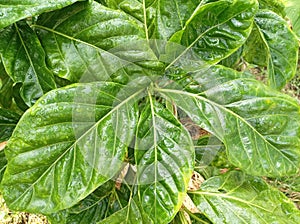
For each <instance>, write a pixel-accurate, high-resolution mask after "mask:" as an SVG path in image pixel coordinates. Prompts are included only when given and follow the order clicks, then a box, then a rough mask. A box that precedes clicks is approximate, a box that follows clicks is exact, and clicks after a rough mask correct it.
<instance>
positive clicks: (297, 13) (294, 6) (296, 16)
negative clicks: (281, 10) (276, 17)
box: [283, 0, 300, 39]
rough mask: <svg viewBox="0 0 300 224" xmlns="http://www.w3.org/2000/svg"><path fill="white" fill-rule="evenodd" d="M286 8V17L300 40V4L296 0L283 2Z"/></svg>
mask: <svg viewBox="0 0 300 224" xmlns="http://www.w3.org/2000/svg"><path fill="white" fill-rule="evenodd" d="M283 1H284V3H285V5H286V8H285V11H286V15H287V17H288V18H289V19H290V20H291V23H292V26H293V31H294V32H295V33H296V34H297V36H298V39H299V38H300V4H299V1H298V0H283Z"/></svg>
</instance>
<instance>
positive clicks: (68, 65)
mask: <svg viewBox="0 0 300 224" xmlns="http://www.w3.org/2000/svg"><path fill="white" fill-rule="evenodd" d="M82 18H85V19H84V20H83V19H82ZM35 29H36V30H37V32H38V33H39V37H40V38H41V41H42V44H43V46H44V49H45V51H46V53H47V59H48V63H49V66H50V68H51V70H52V71H53V72H54V74H56V75H57V76H60V77H62V78H65V79H68V80H70V81H72V82H77V81H78V80H80V79H81V80H82V81H85V82H87V81H95V80H96V81H103V80H105V81H106V80H110V79H114V78H113V77H112V75H113V74H115V73H117V74H115V76H118V77H119V76H120V77H121V78H118V81H119V82H123V83H124V80H126V78H128V76H132V75H133V74H134V72H140V71H138V69H140V70H141V68H140V67H139V66H134V67H133V68H131V69H128V70H130V71H128V70H126V69H124V68H125V67H128V66H130V65H132V64H134V63H135V62H136V63H138V62H141V61H157V58H156V56H155V55H154V53H153V52H152V51H151V49H150V48H149V46H147V42H146V41H143V40H144V38H145V33H144V30H143V29H142V28H141V27H140V26H139V25H138V24H137V23H136V22H135V21H134V19H132V18H131V17H130V16H129V15H126V14H125V13H123V12H121V11H119V10H113V9H109V8H106V7H104V6H102V5H100V4H99V3H97V2H93V3H92V4H87V3H77V4H74V5H72V6H70V7H68V8H65V9H63V10H59V11H55V12H52V13H46V14H44V15H42V16H41V17H40V18H39V21H38V25H35ZM109 50H110V51H109ZM156 65H157V62H155V63H154V65H152V66H154V67H155V66H156ZM145 67H147V68H148V67H150V69H151V68H152V67H151V65H149V64H147V65H145ZM154 69H155V68H154ZM158 69H161V67H160V66H158ZM140 73H141V72H140ZM115 79H116V78H115Z"/></svg>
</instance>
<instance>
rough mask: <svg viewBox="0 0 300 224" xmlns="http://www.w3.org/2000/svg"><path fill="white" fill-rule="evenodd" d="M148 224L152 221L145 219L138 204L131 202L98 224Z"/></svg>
mask: <svg viewBox="0 0 300 224" xmlns="http://www.w3.org/2000/svg"><path fill="white" fill-rule="evenodd" d="M146 223H147V224H148V223H151V221H150V220H148V219H147V218H145V216H144V214H143V211H142V210H141V208H140V206H138V203H136V202H135V201H134V200H130V202H129V205H128V206H126V207H124V208H123V209H121V210H119V211H117V212H116V213H114V214H113V215H111V216H109V217H108V218H106V219H104V220H102V221H100V222H98V224H146Z"/></svg>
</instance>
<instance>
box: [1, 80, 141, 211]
mask: <svg viewBox="0 0 300 224" xmlns="http://www.w3.org/2000/svg"><path fill="white" fill-rule="evenodd" d="M122 88H123V86H122V85H119V84H116V83H112V82H110V83H106V82H100V83H91V84H74V85H71V86H68V87H65V88H61V89H56V90H53V91H51V92H49V93H47V94H46V95H45V96H43V97H42V98H41V99H40V100H39V101H38V102H37V103H36V104H35V105H34V106H33V107H31V108H30V109H29V110H27V111H26V113H25V114H24V115H23V117H22V118H21V120H20V122H19V123H18V125H17V127H16V129H15V131H14V134H13V135H12V137H11V138H10V140H9V142H8V144H7V147H6V149H5V154H6V157H7V160H8V166H7V169H6V171H5V174H4V177H3V180H2V183H1V184H2V192H3V195H4V198H5V201H6V203H7V204H8V206H9V207H10V208H11V209H14V210H22V211H29V212H35V213H44V214H51V213H54V212H57V211H59V210H62V209H66V208H69V207H72V206H73V205H75V204H77V203H78V202H79V201H81V200H82V199H83V198H85V197H86V196H87V195H89V194H90V193H91V192H93V191H94V190H95V189H96V188H97V187H99V186H100V185H102V184H103V183H105V182H106V181H107V180H109V179H111V178H112V177H113V176H114V175H115V174H116V173H117V172H118V171H119V169H120V168H121V165H122V163H123V159H124V158H125V154H126V151H127V147H128V145H129V143H130V142H131V140H132V138H133V135H134V129H135V125H136V122H137V106H136V104H135V102H134V98H135V96H136V95H138V93H139V91H137V92H134V93H128V95H126V92H123V93H122V95H121V96H117V94H119V91H120V90H121V89H122Z"/></svg>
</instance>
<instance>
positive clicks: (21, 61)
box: [0, 22, 56, 106]
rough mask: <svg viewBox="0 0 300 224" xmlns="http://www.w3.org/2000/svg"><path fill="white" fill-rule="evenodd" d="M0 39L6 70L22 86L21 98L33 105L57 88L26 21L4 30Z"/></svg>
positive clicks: (0, 50) (43, 54) (36, 38)
mask: <svg viewBox="0 0 300 224" xmlns="http://www.w3.org/2000/svg"><path fill="white" fill-rule="evenodd" d="M0 39H1V41H0V54H1V58H2V62H3V65H4V67H5V70H6V72H7V73H8V75H9V76H10V77H11V79H12V80H13V81H14V82H15V83H22V87H21V91H20V93H21V97H22V99H23V100H24V101H25V103H26V104H27V105H28V106H31V105H33V103H34V102H35V101H36V100H37V99H38V98H39V97H41V96H42V95H43V94H44V93H45V92H47V91H49V90H52V89H54V88H55V87H56V84H55V82H54V78H53V74H52V72H50V71H49V69H48V68H47V66H46V63H45V52H44V50H43V48H42V46H41V44H40V41H39V39H38V37H37V36H36V34H35V33H34V31H33V30H32V29H31V28H30V27H29V26H28V25H27V24H26V23H25V22H22V23H18V24H14V25H12V26H9V27H7V28H6V29H4V30H3V31H2V32H0Z"/></svg>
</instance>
